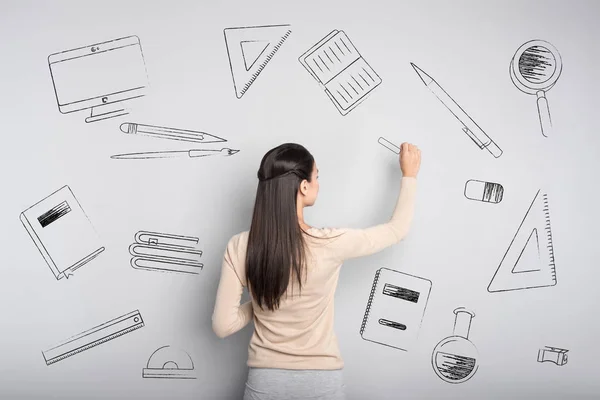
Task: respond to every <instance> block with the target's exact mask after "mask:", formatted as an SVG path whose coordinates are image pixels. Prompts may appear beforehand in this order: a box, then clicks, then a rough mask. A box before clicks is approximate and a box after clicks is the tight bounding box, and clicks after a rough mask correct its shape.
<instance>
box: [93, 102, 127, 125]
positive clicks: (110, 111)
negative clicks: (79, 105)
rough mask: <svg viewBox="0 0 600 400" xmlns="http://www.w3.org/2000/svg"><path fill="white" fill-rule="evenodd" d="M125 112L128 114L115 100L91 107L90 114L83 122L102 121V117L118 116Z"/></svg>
mask: <svg viewBox="0 0 600 400" xmlns="http://www.w3.org/2000/svg"><path fill="white" fill-rule="evenodd" d="M127 114H129V111H127V110H125V108H123V107H122V106H121V105H120V104H119V102H115V103H110V104H105V105H101V106H94V107H92V108H91V112H90V116H89V117H87V118H86V119H85V122H87V123H90V122H96V121H102V120H103V119H108V118H115V117H120V116H123V115H127Z"/></svg>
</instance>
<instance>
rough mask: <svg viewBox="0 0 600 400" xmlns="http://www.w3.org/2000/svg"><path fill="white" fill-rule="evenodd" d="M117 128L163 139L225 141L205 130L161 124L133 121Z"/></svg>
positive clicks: (207, 141) (205, 141)
mask: <svg viewBox="0 0 600 400" xmlns="http://www.w3.org/2000/svg"><path fill="white" fill-rule="evenodd" d="M119 129H121V131H122V132H123V133H128V134H133V135H145V136H152V137H159V138H163V139H173V140H183V141H187V142H201V143H216V142H226V141H227V140H225V139H223V138H220V137H218V136H215V135H211V134H208V133H205V132H196V131H189V130H186V129H176V128H165V127H161V126H151V125H142V124H136V123H133V122H125V123H122V124H121V126H120V127H119Z"/></svg>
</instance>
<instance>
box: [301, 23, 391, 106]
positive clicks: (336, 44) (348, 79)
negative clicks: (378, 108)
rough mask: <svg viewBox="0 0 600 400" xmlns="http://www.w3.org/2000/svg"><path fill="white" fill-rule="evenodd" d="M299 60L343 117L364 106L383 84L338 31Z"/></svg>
mask: <svg viewBox="0 0 600 400" xmlns="http://www.w3.org/2000/svg"><path fill="white" fill-rule="evenodd" d="M298 60H299V61H300V63H301V64H302V66H304V68H305V69H306V70H307V71H308V72H309V73H310V74H311V75H312V77H313V78H314V79H315V80H316V81H317V82H318V83H319V85H320V86H321V87H322V89H323V90H324V91H325V93H326V94H327V96H329V98H330V100H331V101H332V102H333V104H334V105H335V106H336V108H337V110H338V111H339V113H340V114H342V115H347V114H348V113H349V112H350V111H352V110H353V109H354V108H355V107H357V106H358V105H359V104H360V103H362V102H363V101H364V100H365V99H366V98H367V97H368V96H369V95H371V93H372V92H373V90H375V88H377V87H378V86H379V85H380V84H381V82H382V79H381V77H379V75H377V73H376V72H375V70H373V68H371V66H370V65H369V63H367V61H366V60H365V59H364V57H363V56H362V55H361V54H360V52H359V51H358V50H357V49H356V47H354V45H353V44H352V42H351V41H350V38H348V36H347V35H346V33H345V32H344V31H339V30H337V29H334V30H333V31H331V32H330V33H329V34H328V35H327V36H325V37H324V38H323V39H321V40H320V41H319V42H318V43H317V44H315V45H314V46H313V47H311V48H310V49H308V50H307V51H306V52H305V53H304V54H302V55H301V56H300V57H299V58H298Z"/></svg>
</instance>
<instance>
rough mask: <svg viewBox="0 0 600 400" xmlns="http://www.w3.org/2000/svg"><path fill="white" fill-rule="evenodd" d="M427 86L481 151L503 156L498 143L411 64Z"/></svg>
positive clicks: (431, 79) (440, 88)
mask: <svg viewBox="0 0 600 400" xmlns="http://www.w3.org/2000/svg"><path fill="white" fill-rule="evenodd" d="M410 64H411V65H412V67H413V69H414V70H415V72H416V73H417V75H418V76H419V78H421V80H422V81H423V83H424V84H425V86H427V88H428V89H429V90H430V91H431V92H432V93H433V94H434V95H435V96H436V97H437V98H438V100H439V101H440V102H441V103H442V104H443V105H444V106H446V108H447V109H448V110H449V111H450V112H451V113H452V115H454V117H455V118H456V119H457V120H459V121H460V123H461V124H462V125H463V128H462V130H463V132H464V133H466V134H467V136H469V137H470V138H471V140H472V141H473V143H475V144H476V145H477V147H479V148H480V149H486V150H487V151H488V152H490V154H491V155H493V156H494V157H495V158H498V157H500V156H501V155H502V150H501V149H500V147H498V145H497V144H496V142H494V141H493V140H492V139H491V138H490V137H489V136H488V135H487V134H486V133H485V132H484V131H483V129H481V128H480V127H479V125H477V123H476V122H475V121H473V119H471V117H470V116H469V114H467V113H466V112H465V110H463V109H462V107H461V106H459V105H458V104H457V103H456V101H454V99H453V98H452V97H450V95H449V94H448V93H446V91H445V90H444V89H442V87H441V86H440V85H439V84H438V83H437V82H436V81H435V80H434V79H433V78H432V77H431V76H429V75H428V74H427V73H425V71H423V70H422V69H421V68H419V67H417V66H416V65H415V64H413V63H410Z"/></svg>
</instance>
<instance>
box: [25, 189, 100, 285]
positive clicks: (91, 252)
mask: <svg viewBox="0 0 600 400" xmlns="http://www.w3.org/2000/svg"><path fill="white" fill-rule="evenodd" d="M20 220H21V223H22V224H23V226H24V227H25V229H26V230H27V233H29V236H30V237H31V239H32V240H33V243H34V244H35V246H36V247H37V248H38V250H39V252H40V254H41V255H42V257H43V258H44V260H45V261H46V264H48V267H49V268H50V270H51V271H52V273H53V274H54V277H55V278H56V280H60V279H62V278H63V277H65V278H67V279H68V278H69V276H71V275H73V273H74V271H75V270H76V269H78V268H81V267H83V266H84V265H85V264H87V263H88V262H90V261H91V260H92V259H94V258H96V257H97V256H98V255H99V254H100V253H102V252H103V251H104V246H102V245H101V244H100V238H99V237H98V235H97V233H96V231H95V230H94V227H93V226H92V223H91V222H90V220H89V218H88V216H87V215H86V213H85V212H84V211H83V208H82V207H81V204H80V203H79V201H78V200H77V199H76V198H75V196H74V195H73V192H72V191H71V188H70V187H69V186H66V185H65V186H63V187H62V188H60V189H58V190H57V191H55V192H54V193H52V194H50V195H49V196H47V197H45V198H44V199H42V200H40V201H38V202H37V203H35V204H34V205H33V206H31V207H29V208H28V209H26V210H25V211H23V212H22V213H21V214H20Z"/></svg>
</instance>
